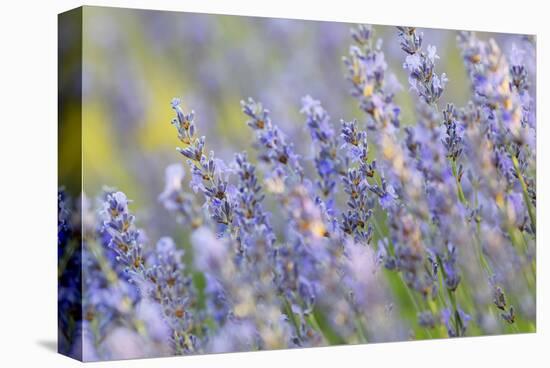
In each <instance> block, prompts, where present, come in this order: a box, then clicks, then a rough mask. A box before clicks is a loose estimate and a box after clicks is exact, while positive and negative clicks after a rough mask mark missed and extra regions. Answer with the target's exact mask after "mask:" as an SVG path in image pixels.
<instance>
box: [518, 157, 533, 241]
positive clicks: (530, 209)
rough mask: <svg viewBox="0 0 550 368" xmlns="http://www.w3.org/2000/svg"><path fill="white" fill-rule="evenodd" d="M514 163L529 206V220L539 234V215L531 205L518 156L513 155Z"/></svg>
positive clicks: (525, 200) (526, 203) (524, 197)
mask: <svg viewBox="0 0 550 368" xmlns="http://www.w3.org/2000/svg"><path fill="white" fill-rule="evenodd" d="M512 163H513V164H514V170H516V175H517V176H518V179H519V183H520V184H521V190H522V192H523V201H524V202H525V205H526V206H527V212H529V219H530V220H531V225H532V227H533V232H535V233H536V232H537V215H536V211H535V208H534V207H533V203H531V199H530V198H529V193H528V190H527V184H526V183H525V180H524V179H523V174H522V173H521V170H520V168H519V162H518V159H517V157H516V156H514V155H512Z"/></svg>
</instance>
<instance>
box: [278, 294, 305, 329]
mask: <svg viewBox="0 0 550 368" xmlns="http://www.w3.org/2000/svg"><path fill="white" fill-rule="evenodd" d="M282 299H283V305H284V308H285V312H286V314H287V315H288V317H289V318H290V321H291V322H292V324H293V325H294V329H295V330H296V335H297V336H298V338H299V339H302V334H301V333H300V324H299V323H298V321H297V320H296V315H295V314H294V312H292V307H291V306H290V303H289V301H288V299H287V298H286V297H284V296H283V297H282Z"/></svg>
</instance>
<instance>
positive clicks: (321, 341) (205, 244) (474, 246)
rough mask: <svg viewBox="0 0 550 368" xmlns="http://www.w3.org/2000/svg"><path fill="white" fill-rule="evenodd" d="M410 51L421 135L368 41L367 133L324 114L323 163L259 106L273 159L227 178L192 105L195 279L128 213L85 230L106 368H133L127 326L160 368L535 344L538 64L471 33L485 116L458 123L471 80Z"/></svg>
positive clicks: (188, 222) (353, 66)
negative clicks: (211, 361)
mask: <svg viewBox="0 0 550 368" xmlns="http://www.w3.org/2000/svg"><path fill="white" fill-rule="evenodd" d="M397 32H398V34H399V39H400V42H401V49H402V50H403V58H404V63H403V67H404V69H405V71H406V72H407V74H408V82H409V85H410V91H411V93H413V94H414V95H415V97H414V98H415V99H416V106H417V112H418V113H417V121H416V123H411V122H407V124H406V126H403V124H402V121H401V116H400V108H399V106H397V104H396V103H395V101H394V93H396V91H398V89H399V87H400V86H399V84H398V82H397V79H396V78H395V77H394V75H393V74H391V72H390V71H389V70H388V67H387V64H386V62H385V60H384V53H383V51H382V49H381V43H380V42H376V40H375V39H374V38H373V29H372V27H370V26H360V27H358V28H357V29H355V30H353V31H352V38H353V42H354V44H353V45H352V46H351V47H350V51H349V55H348V56H347V57H345V58H344V63H345V66H346V70H347V79H348V80H349V83H350V85H351V87H352V89H351V94H352V96H353V97H354V98H356V99H357V101H358V102H359V106H360V108H361V110H362V111H363V112H364V113H365V115H364V117H362V118H361V119H360V122H358V121H356V120H352V121H341V122H335V121H333V120H332V119H331V118H330V116H329V115H328V113H327V111H325V110H324V108H323V106H322V105H321V102H319V101H317V100H315V99H313V98H312V97H310V96H306V97H304V98H303V100H302V109H301V113H302V114H303V116H304V120H305V124H306V126H307V129H308V131H309V133H310V135H311V142H304V144H306V145H308V146H311V147H312V148H311V156H310V157H308V159H307V160H304V158H303V157H301V156H299V155H298V154H297V153H296V150H295V148H294V146H293V143H292V142H291V140H290V138H289V137H288V136H286V135H285V133H284V132H283V131H282V130H281V129H280V128H279V127H278V126H277V124H276V122H274V121H272V120H271V118H270V114H269V111H268V110H267V109H266V108H264V107H263V106H262V104H261V103H259V102H256V101H254V100H252V99H248V100H247V101H242V102H241V104H242V111H243V113H244V114H245V115H246V117H247V119H248V121H247V124H248V126H249V127H250V130H251V134H252V136H253V137H254V140H253V142H254V143H253V146H254V148H255V150H254V157H253V158H251V157H249V156H250V155H249V154H247V153H246V152H242V153H238V154H236V155H235V158H234V161H232V162H229V163H227V162H223V161H222V160H220V159H218V158H217V157H216V156H215V154H214V151H212V150H209V149H211V148H212V147H208V143H207V139H206V138H205V137H204V136H201V135H200V130H201V126H200V123H197V122H196V121H195V116H194V114H193V112H190V113H186V112H185V111H184V110H183V108H182V106H181V104H180V100H179V99H174V100H173V101H172V108H173V109H174V111H175V113H176V117H175V119H174V120H173V122H172V124H173V125H174V126H175V127H176V128H177V133H178V137H179V140H180V141H181V144H182V147H181V148H178V151H179V152H180V153H181V154H182V155H183V156H184V160H185V161H186V163H187V170H186V169H185V168H184V166H183V165H180V164H176V165H172V166H169V167H168V168H167V170H166V188H165V190H164V192H163V193H162V194H161V195H160V200H161V201H162V203H163V204H164V206H165V208H166V209H167V210H169V211H171V212H173V213H174V214H175V215H176V217H177V219H178V221H179V222H180V224H181V226H185V227H186V228H187V230H188V231H189V232H190V234H191V236H190V239H191V243H192V246H193V252H192V253H193V254H192V266H193V270H194V271H193V272H187V271H186V269H185V267H184V263H183V260H182V256H183V251H182V250H180V248H179V247H177V246H176V245H175V243H174V241H172V240H171V239H170V238H162V239H161V240H159V241H158V243H157V244H156V246H154V247H153V246H150V245H148V244H147V243H148V240H147V239H146V238H145V236H144V233H143V232H142V231H141V230H139V229H138V228H137V227H136V223H135V218H134V216H133V215H132V214H131V212H130V210H129V207H128V205H129V203H130V201H129V200H128V199H127V198H126V196H125V194H123V193H122V192H117V191H106V193H105V195H104V196H103V203H102V211H101V219H100V221H99V223H95V222H94V219H93V217H94V215H93V212H92V214H90V215H89V216H88V217H90V218H89V219H88V222H86V216H85V215H83V216H84V217H85V219H84V228H86V226H88V227H89V228H90V231H88V233H87V234H88V235H87V236H84V239H83V241H84V243H85V248H84V255H83V262H84V275H83V277H84V279H85V290H84V296H83V297H84V310H85V316H84V323H83V327H82V329H83V335H84V339H85V340H86V339H88V341H84V342H83V344H84V345H85V346H87V347H88V348H89V350H88V351H90V352H93V353H89V354H91V355H92V358H93V355H94V354H97V355H98V356H102V355H105V354H107V355H109V354H110V355H112V356H114V355H116V352H112V351H101V349H100V348H98V346H101V344H100V340H101V336H104V334H105V329H109V328H111V329H112V328H113V327H112V326H113V325H114V324H116V325H118V326H125V327H126V328H127V329H131V330H132V331H137V332H138V333H137V336H138V337H136V339H138V340H137V342H136V345H139V346H142V349H141V350H140V352H139V353H140V354H145V355H148V356H151V355H167V354H195V353H207V352H222V351H249V350H258V349H278V348H292V347H308V346H324V345H331V344H353V343H366V342H379V341H395V340H406V339H424V338H438V337H459V336H474V335H482V334H495V333H511V332H520V331H521V332H528V331H534V329H535V322H534V321H535V240H536V210H535V206H536V194H535V193H536V189H535V172H536V168H535V100H534V98H531V96H530V90H529V83H528V80H529V79H528V75H527V70H528V68H527V67H526V65H525V64H524V60H525V59H526V58H527V57H531V56H530V55H526V52H525V51H522V50H520V49H518V48H514V50H513V55H509V56H508V57H507V56H506V55H504V54H502V53H501V51H500V49H499V47H498V46H497V44H496V43H495V42H494V41H493V40H490V41H484V40H480V39H478V38H476V35H475V34H474V33H472V32H460V33H459V34H458V37H457V42H458V46H459V48H460V50H461V53H462V57H463V61H464V63H465V66H466V70H467V74H468V75H469V77H470V82H471V91H472V95H471V101H470V102H469V103H468V104H467V106H464V107H461V108H459V107H455V106H453V105H452V104H447V105H446V106H441V104H440V103H439V101H440V98H441V96H442V94H443V93H444V91H445V89H446V88H447V87H448V86H451V88H452V81H448V80H447V77H446V75H445V74H444V73H438V72H437V71H436V70H437V60H438V55H437V53H436V48H435V47H434V46H431V45H428V46H425V44H424V40H423V35H422V33H420V32H418V31H417V30H416V29H415V28H412V27H398V28H397ZM526 42H527V41H526ZM300 144H302V143H300ZM253 162H254V163H256V164H254V163H253ZM186 172H188V174H187V177H186ZM187 184H189V185H187ZM187 187H189V188H190V189H187ZM86 211H88V213H90V210H86V209H83V213H86ZM87 237H90V238H94V239H95V240H94V239H88V238H87ZM87 244H88V246H86V245H87ZM94 244H95V245H94ZM113 321H116V323H114V322H113ZM102 331H103V332H102ZM112 335H113V334H111V335H110V336H112ZM114 335H115V337H110V338H117V335H116V334H114ZM119 338H123V337H119ZM168 340H169V341H170V344H167V341H168ZM143 346H147V348H145V347H143Z"/></svg>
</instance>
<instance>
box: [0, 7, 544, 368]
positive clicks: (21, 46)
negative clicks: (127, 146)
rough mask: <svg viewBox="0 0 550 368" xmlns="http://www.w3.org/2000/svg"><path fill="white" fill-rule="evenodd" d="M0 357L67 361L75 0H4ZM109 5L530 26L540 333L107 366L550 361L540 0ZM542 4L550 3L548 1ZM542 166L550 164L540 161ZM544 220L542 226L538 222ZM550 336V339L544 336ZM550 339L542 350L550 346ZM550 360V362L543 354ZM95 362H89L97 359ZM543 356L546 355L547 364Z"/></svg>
mask: <svg viewBox="0 0 550 368" xmlns="http://www.w3.org/2000/svg"><path fill="white" fill-rule="evenodd" d="M0 4H1V5H0V93H1V96H0V124H1V129H0V150H1V152H0V163H1V164H0V362H1V363H2V366H3V367H19V366H30V367H32V366H39V367H43V366H45V367H72V366H76V365H77V364H78V363H76V362H75V361H72V360H70V359H68V358H65V357H62V356H60V355H57V354H56V353H55V344H56V300H57V299H56V280H57V279H56V190H57V171H56V170H57V169H56V167H57V163H56V157H57V156H56V155H57V146H56V142H57V129H56V124H57V120H56V119H57V115H56V114H57V13H59V12H62V11H65V10H68V9H70V8H74V7H77V6H80V5H82V3H80V2H78V1H71V0H63V1H61V0H58V1H36V2H33V1H22V0H20V1H17V0H12V1H9V0H4V1H2V2H1V3H0ZM86 4H87V5H109V6H122V7H137V8H155V9H167V10H185V11H195V12H210V13H226V14H240V15H262V16H272V17H287V18H305V19H318V20H339V21H349V22H365V23H375V24H376V23H378V24H390V25H391V24H402V25H416V26H424V27H438V28H458V29H474V30H486V31H497V32H498V31H501V32H518V33H535V34H537V36H538V37H537V41H538V46H537V48H538V60H537V65H538V75H537V77H538V78H537V89H538V98H539V101H538V116H537V120H538V128H537V129H538V131H537V139H538V153H537V156H538V170H537V172H538V183H537V187H538V193H537V195H538V200H537V208H538V218H539V233H538V242H537V243H538V251H537V258H538V288H537V289H538V292H537V310H538V321H537V326H538V332H537V333H536V334H530V335H519V336H501V337H479V338H465V339H459V340H456V339H454V340H440V341H429V342H409V343H391V344H376V345H368V346H346V347H335V348H317V349H306V350H293V351H278V352H261V353H239V354H223V355H210V356H200V357H186V358H164V359H152V360H140V361H126V362H111V363H103V364H101V366H102V367H123V366H124V367H158V366H163V367H164V366H165V367H175V366H182V365H184V366H186V367H211V366H222V365H223V366H224V367H229V368H230V367H258V366H261V367H271V366H273V367H275V366H277V367H281V366H283V367H285V366H288V367H299V366H306V367H324V366H332V367H335V366H340V365H346V366H350V367H354V366H364V367H366V366H371V367H372V366H375V365H383V366H384V367H391V366H406V367H416V366H422V367H431V366H436V365H438V366H445V368H447V367H464V366H465V365H475V366H476V367H477V366H481V365H482V364H483V365H485V366H487V367H498V368H500V367H512V366H516V367H517V366H522V367H534V366H542V365H543V364H544V363H542V361H543V360H548V355H549V354H548V347H549V346H550V326H549V313H550V312H549V302H548V298H549V296H548V290H549V285H550V282H549V280H548V275H549V271H548V269H549V266H550V264H549V257H548V254H549V253H548V250H547V246H548V244H547V243H548V228H546V226H548V215H547V213H546V212H543V211H547V210H548V208H549V205H548V192H549V189H548V188H549V184H550V183H549V181H548V167H550V165H548V162H549V161H550V157H548V152H549V151H548V150H549V149H548V147H546V145H548V144H549V143H548V142H549V138H550V136H549V133H548V132H549V128H548V126H547V125H546V124H545V123H547V121H546V122H545V120H548V116H549V113H548V111H549V108H548V102H547V101H548V98H550V96H549V94H548V83H550V80H549V78H548V75H549V72H548V70H549V69H550V56H549V49H550V47H549V43H548V42H549V40H550V34H549V33H550V26H549V23H550V20H548V18H547V16H548V15H547V14H548V13H546V16H545V10H546V9H544V5H543V4H544V1H530V0H515V1H502V0H501V1H481V0H477V1H470V0H467V1H466V0H453V1H449V2H444V1H443V0H440V1H418V0H409V1H401V2H398V1H390V0H360V1H358V0H355V1H351V0H338V1H331V2H330V3H327V4H321V2H320V1H319V0H317V1H298V0H294V1H287V0H284V1H283V0H277V1H269V2H268V1H265V2H264V1H258V0H256V1H253V0H248V1H245V0H239V1H235V0H231V1H227V0H226V1H223V2H221V1H218V2H215V1H213V0H203V1H200V0H193V1H191V0H185V1H184V0H180V1H177V0H171V1H170V0H162V1H160V0H157V1H152V0H151V1H145V0H141V1H130V0H126V1H122V0H117V1H115V0H110V1H91V2H89V3H86ZM546 12H547V10H546ZM545 165H546V166H545ZM541 225H542V226H541ZM545 339H546V342H545V341H544V340H545ZM544 348H546V351H545V350H544ZM546 364H548V363H547V362H546ZM96 365H98V366H99V364H90V366H96ZM546 366H547V365H546Z"/></svg>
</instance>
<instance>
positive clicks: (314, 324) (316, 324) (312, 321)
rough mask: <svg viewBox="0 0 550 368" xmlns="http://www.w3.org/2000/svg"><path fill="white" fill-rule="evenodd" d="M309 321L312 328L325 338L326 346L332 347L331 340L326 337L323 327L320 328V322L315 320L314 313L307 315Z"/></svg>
mask: <svg viewBox="0 0 550 368" xmlns="http://www.w3.org/2000/svg"><path fill="white" fill-rule="evenodd" d="M307 320H308V322H309V324H310V325H311V327H313V328H314V329H315V330H317V332H319V333H320V334H321V336H323V340H325V344H326V345H330V344H329V340H330V339H329V338H328V337H327V336H326V335H325V332H324V331H323V329H322V328H321V326H319V322H317V318H315V315H314V314H313V312H311V313H309V314H308V315H307Z"/></svg>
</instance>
